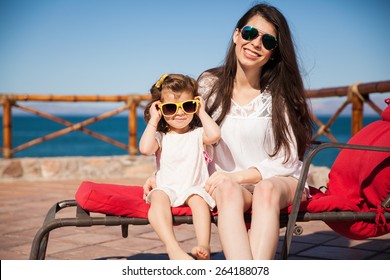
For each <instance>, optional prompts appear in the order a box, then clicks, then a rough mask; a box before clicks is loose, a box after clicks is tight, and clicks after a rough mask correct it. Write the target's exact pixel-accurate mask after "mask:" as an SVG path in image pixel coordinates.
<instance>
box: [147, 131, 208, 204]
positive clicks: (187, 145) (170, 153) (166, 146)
mask: <svg viewBox="0 0 390 280" xmlns="http://www.w3.org/2000/svg"><path fill="white" fill-rule="evenodd" d="M156 139H157V141H158V143H159V146H160V149H159V150H158V152H157V153H156V160H157V173H156V188H154V189H153V190H152V191H151V192H150V193H149V194H148V196H147V198H146V202H147V203H150V194H151V193H153V192H154V191H156V190H162V191H164V192H165V193H166V194H167V195H168V197H169V199H170V201H171V206H172V207H176V206H181V205H183V204H184V203H185V202H186V200H187V199H188V198H189V197H190V196H191V195H194V194H197V195H199V196H201V197H202V198H203V199H204V200H205V201H206V203H207V204H208V205H209V206H210V209H213V208H214V207H215V201H214V199H213V198H212V197H211V196H210V195H209V194H208V193H207V192H206V191H205V189H204V186H205V183H206V180H207V179H208V178H209V174H208V170H207V162H206V159H205V155H204V147H203V128H201V127H198V128H195V129H193V130H191V131H189V132H187V133H184V134H173V133H166V134H165V133H162V132H156Z"/></svg>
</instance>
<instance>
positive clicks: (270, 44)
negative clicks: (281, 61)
mask: <svg viewBox="0 0 390 280" xmlns="http://www.w3.org/2000/svg"><path fill="white" fill-rule="evenodd" d="M261 42H262V43H263V46H264V48H266V49H267V50H269V51H270V50H272V49H274V48H275V47H276V43H277V41H276V38H275V37H274V36H272V35H270V34H264V35H263V36H261Z"/></svg>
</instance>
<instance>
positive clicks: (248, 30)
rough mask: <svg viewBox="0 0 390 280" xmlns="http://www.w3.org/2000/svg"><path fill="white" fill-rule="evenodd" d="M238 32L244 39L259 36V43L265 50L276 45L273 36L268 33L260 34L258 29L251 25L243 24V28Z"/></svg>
mask: <svg viewBox="0 0 390 280" xmlns="http://www.w3.org/2000/svg"><path fill="white" fill-rule="evenodd" d="M240 32H241V37H242V39H244V40H246V41H252V40H254V39H256V38H257V37H259V36H261V43H262V44H263V46H264V48H265V49H266V50H269V51H271V50H273V49H274V48H276V46H277V45H278V40H277V39H276V38H275V36H273V35H271V34H268V33H265V34H262V35H260V31H259V30H257V29H256V28H255V27H253V26H250V25H247V26H244V27H243V28H241V30H240Z"/></svg>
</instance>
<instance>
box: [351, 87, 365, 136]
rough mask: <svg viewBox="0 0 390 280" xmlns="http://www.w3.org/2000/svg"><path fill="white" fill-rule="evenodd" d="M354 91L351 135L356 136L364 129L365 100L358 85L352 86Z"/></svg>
mask: <svg viewBox="0 0 390 280" xmlns="http://www.w3.org/2000/svg"><path fill="white" fill-rule="evenodd" d="M351 91H352V97H351V99H352V100H351V101H352V120H351V122H352V127H351V133H352V136H354V135H355V134H356V133H358V132H359V131H360V130H361V129H362V128H363V103H364V98H363V96H362V95H361V94H360V93H359V90H358V84H354V85H352V86H351Z"/></svg>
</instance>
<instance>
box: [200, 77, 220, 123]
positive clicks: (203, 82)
mask: <svg viewBox="0 0 390 280" xmlns="http://www.w3.org/2000/svg"><path fill="white" fill-rule="evenodd" d="M216 79H217V77H215V76H213V75H212V74H211V73H208V72H204V73H203V74H202V75H201V76H200V77H199V79H198V93H199V95H200V96H202V97H203V99H204V100H205V102H206V107H209V106H210V105H211V104H213V103H214V101H215V94H216V93H213V94H212V93H211V90H212V88H213V86H214V83H215V81H216ZM221 111H222V108H221V106H219V107H218V109H217V110H215V111H214V113H213V114H212V116H211V117H212V118H213V119H214V120H216V119H217V118H218V116H219V115H220V114H221Z"/></svg>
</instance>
